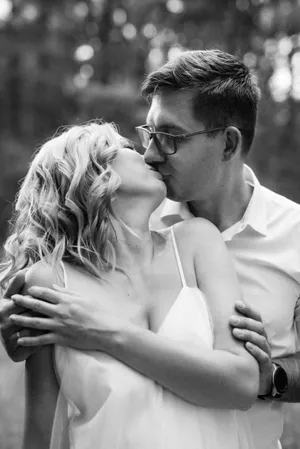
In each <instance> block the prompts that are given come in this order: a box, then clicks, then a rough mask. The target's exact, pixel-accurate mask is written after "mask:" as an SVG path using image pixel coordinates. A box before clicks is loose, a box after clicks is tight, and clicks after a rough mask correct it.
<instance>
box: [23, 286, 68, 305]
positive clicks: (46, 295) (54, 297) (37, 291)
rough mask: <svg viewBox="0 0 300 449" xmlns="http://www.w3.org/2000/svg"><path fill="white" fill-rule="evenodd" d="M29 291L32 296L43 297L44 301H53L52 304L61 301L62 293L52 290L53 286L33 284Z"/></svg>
mask: <svg viewBox="0 0 300 449" xmlns="http://www.w3.org/2000/svg"><path fill="white" fill-rule="evenodd" d="M28 293H29V294H30V295H31V296H35V297H36V298H39V299H42V300H43V301H47V302H51V303H52V304H58V303H59V302H61V299H60V298H61V296H62V293H61V292H58V291H55V290H52V289H51V288H46V287H38V286H33V287H30V288H29V289H28Z"/></svg>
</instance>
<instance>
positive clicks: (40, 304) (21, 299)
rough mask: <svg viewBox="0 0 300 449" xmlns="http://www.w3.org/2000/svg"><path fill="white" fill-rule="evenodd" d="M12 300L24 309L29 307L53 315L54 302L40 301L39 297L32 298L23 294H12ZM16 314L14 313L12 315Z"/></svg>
mask: <svg viewBox="0 0 300 449" xmlns="http://www.w3.org/2000/svg"><path fill="white" fill-rule="evenodd" d="M12 300H13V301H14V302H15V304H17V305H18V306H21V307H24V308H25V309H30V310H32V311H33V312H36V313H39V314H41V315H46V316H51V317H53V316H55V315H56V308H55V305H54V304H51V303H49V302H45V301H41V300H40V299H35V298H32V297H31V296H23V295H13V296H12ZM15 315H17V314H14V316H15Z"/></svg>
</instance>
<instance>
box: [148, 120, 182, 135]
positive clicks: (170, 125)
mask: <svg viewBox="0 0 300 449" xmlns="http://www.w3.org/2000/svg"><path fill="white" fill-rule="evenodd" d="M148 126H150V128H155V127H154V126H152V125H151V124H150V123H148ZM165 129H168V130H169V129H171V130H174V131H176V132H179V133H181V134H185V133H187V131H186V130H185V129H184V128H182V127H181V126H179V125H175V124H174V123H170V122H163V123H160V124H159V126H158V127H156V128H155V131H162V132H163V130H165Z"/></svg>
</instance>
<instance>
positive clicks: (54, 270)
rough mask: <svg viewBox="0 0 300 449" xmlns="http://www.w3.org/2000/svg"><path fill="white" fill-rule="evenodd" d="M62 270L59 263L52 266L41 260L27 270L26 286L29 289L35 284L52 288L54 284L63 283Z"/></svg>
mask: <svg viewBox="0 0 300 449" xmlns="http://www.w3.org/2000/svg"><path fill="white" fill-rule="evenodd" d="M61 271H62V268H61V267H60V266H59V263H56V264H55V265H54V266H52V265H50V264H49V263H47V262H46V261H45V260H39V261H38V262H36V263H35V264H34V265H32V266H31V267H30V268H29V269H28V271H27V272H26V276H25V288H26V289H28V288H30V287H32V286H33V285H36V286H38V287H47V288H51V287H52V286H53V284H58V285H60V284H62V281H61Z"/></svg>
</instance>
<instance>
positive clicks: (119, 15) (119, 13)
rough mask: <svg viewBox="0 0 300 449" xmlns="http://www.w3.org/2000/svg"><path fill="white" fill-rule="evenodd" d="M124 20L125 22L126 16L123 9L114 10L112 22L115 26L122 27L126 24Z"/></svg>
mask: <svg viewBox="0 0 300 449" xmlns="http://www.w3.org/2000/svg"><path fill="white" fill-rule="evenodd" d="M126 20H127V14H126V12H125V11H124V9H121V8H117V9H115V10H114V13H113V21H114V24H115V25H117V26H122V25H124V23H126Z"/></svg>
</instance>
